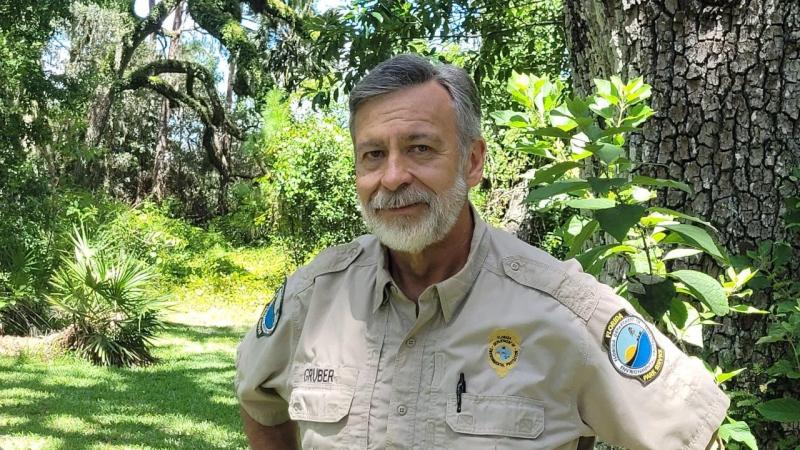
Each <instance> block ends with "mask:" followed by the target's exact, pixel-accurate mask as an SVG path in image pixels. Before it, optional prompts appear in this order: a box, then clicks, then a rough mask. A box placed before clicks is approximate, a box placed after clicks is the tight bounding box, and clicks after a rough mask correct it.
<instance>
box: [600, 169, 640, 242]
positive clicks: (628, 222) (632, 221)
mask: <svg viewBox="0 0 800 450" xmlns="http://www.w3.org/2000/svg"><path fill="white" fill-rule="evenodd" d="M587 185H588V183H587ZM644 212H645V208H644V207H643V206H641V205H617V206H615V207H613V208H608V209H601V210H598V211H595V213H594V216H595V219H597V221H598V222H600V228H602V229H603V230H604V231H605V232H607V233H608V234H610V235H611V236H613V237H614V239H616V240H617V241H619V242H622V241H624V240H625V239H626V238H627V236H628V231H629V230H630V229H631V228H633V226H634V225H636V223H637V222H639V219H641V217H642V216H643V215H644Z"/></svg>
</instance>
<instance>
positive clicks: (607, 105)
mask: <svg viewBox="0 0 800 450" xmlns="http://www.w3.org/2000/svg"><path fill="white" fill-rule="evenodd" d="M589 109H591V110H592V111H594V112H595V113H596V114H597V115H599V116H600V117H602V118H604V119H611V118H613V117H614V115H615V114H616V113H617V108H616V107H615V106H614V105H613V104H612V103H611V101H609V99H608V98H607V97H603V96H602V95H595V96H593V97H591V103H589Z"/></svg>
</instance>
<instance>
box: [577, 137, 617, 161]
mask: <svg viewBox="0 0 800 450" xmlns="http://www.w3.org/2000/svg"><path fill="white" fill-rule="evenodd" d="M585 148H586V150H588V151H590V152H592V153H593V154H594V155H596V156H597V157H598V158H600V160H601V161H603V162H604V163H606V164H612V163H613V162H614V161H616V160H617V159H619V157H620V156H622V151H623V150H622V147H619V146H617V145H614V144H606V143H603V142H599V143H595V142H592V143H590V144H587V145H586V147H585Z"/></svg>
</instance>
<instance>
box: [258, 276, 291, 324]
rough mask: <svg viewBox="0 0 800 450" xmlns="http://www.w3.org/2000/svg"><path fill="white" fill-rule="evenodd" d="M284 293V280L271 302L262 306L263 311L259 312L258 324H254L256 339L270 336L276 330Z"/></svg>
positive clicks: (281, 310)
mask: <svg viewBox="0 0 800 450" xmlns="http://www.w3.org/2000/svg"><path fill="white" fill-rule="evenodd" d="M285 293H286V279H284V280H283V284H282V285H281V287H280V288H278V290H277V291H275V295H273V296H272V301H270V302H269V303H268V304H267V305H266V306H264V311H262V312H261V317H260V318H259V319H258V324H256V337H258V338H260V337H262V336H272V333H274V332H275V330H276V329H277V328H278V321H279V320H280V319H281V313H282V312H283V296H284V294H285Z"/></svg>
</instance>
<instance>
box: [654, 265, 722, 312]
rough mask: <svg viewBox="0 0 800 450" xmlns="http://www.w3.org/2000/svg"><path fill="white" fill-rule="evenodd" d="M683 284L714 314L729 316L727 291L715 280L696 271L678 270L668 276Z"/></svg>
mask: <svg viewBox="0 0 800 450" xmlns="http://www.w3.org/2000/svg"><path fill="white" fill-rule="evenodd" d="M668 275H669V276H670V277H672V278H675V279H676V280H678V281H680V282H681V283H683V284H684V285H685V286H686V288H687V289H689V291H690V292H691V293H692V294H693V295H694V296H695V297H696V298H697V299H698V300H700V301H701V302H703V303H705V304H706V305H707V306H708V307H709V308H710V309H711V311H713V312H714V314H716V315H718V316H724V315H726V314H728V312H729V310H730V307H729V306H728V298H727V297H726V296H725V290H724V289H722V285H720V284H719V282H718V281H717V280H715V279H714V278H712V277H710V276H708V275H706V274H704V273H702V272H698V271H696V270H676V271H674V272H670V273H669V274H668Z"/></svg>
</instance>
